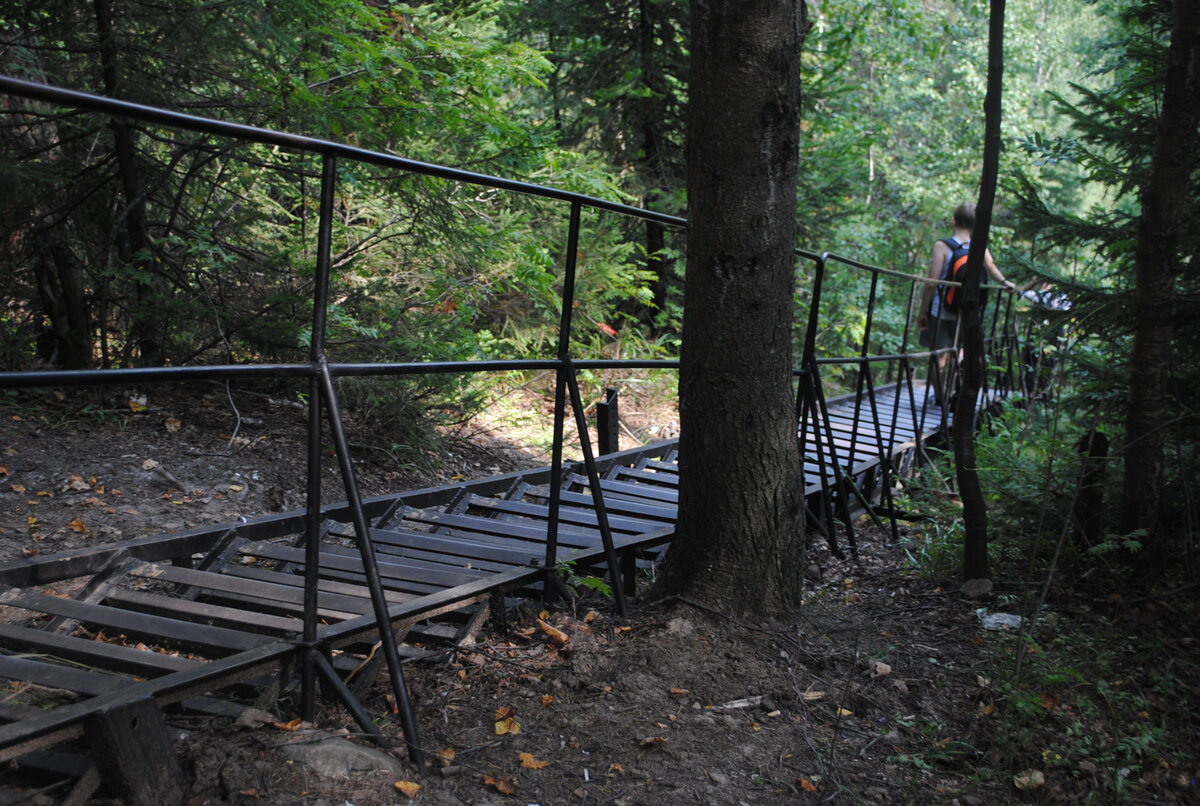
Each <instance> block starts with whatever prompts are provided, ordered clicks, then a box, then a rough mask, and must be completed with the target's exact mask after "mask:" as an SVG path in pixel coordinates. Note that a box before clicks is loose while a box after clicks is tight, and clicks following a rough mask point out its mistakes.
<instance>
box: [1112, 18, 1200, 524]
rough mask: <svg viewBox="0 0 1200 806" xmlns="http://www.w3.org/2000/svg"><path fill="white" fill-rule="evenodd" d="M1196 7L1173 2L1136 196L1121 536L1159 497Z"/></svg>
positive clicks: (1196, 102) (1198, 39)
mask: <svg viewBox="0 0 1200 806" xmlns="http://www.w3.org/2000/svg"><path fill="white" fill-rule="evenodd" d="M1198 127H1200V3H1197V2H1196V0H1175V4H1174V27H1173V31H1172V34H1171V47H1170V50H1169V51H1168V53H1167V74H1166V82H1165V84H1164V87H1163V101H1162V112H1161V113H1160V115H1159V118H1158V131H1157V137H1156V139H1155V144H1154V153H1153V155H1152V157H1151V160H1152V161H1151V165H1150V179H1149V181H1148V182H1147V184H1146V189H1145V191H1144V193H1143V195H1142V215H1141V220H1140V222H1139V224H1138V241H1137V250H1136V252H1135V255H1134V274H1135V278H1136V287H1135V290H1134V299H1133V309H1134V334H1133V354H1132V356H1131V366H1130V377H1129V408H1128V410H1127V412H1126V415H1125V479H1124V485H1123V500H1122V505H1121V523H1120V527H1121V531H1122V532H1123V533H1125V534H1128V533H1129V532H1132V531H1134V530H1136V529H1146V530H1149V531H1150V532H1153V531H1154V528H1155V525H1156V522H1157V516H1158V510H1159V505H1160V503H1161V496H1162V469H1163V430H1162V429H1163V428H1164V426H1165V424H1166V423H1167V421H1168V419H1170V418H1169V405H1168V402H1169V401H1168V395H1167V384H1168V381H1169V379H1170V375H1171V363H1172V362H1171V343H1172V339H1173V337H1174V321H1173V320H1174V314H1175V310H1174V309H1175V280H1176V278H1177V277H1178V276H1179V272H1180V271H1181V270H1182V259H1181V248H1180V246H1181V238H1182V236H1183V235H1184V232H1185V228H1186V227H1194V226H1196V222H1195V219H1194V218H1193V217H1192V216H1194V215H1195V210H1194V209H1193V208H1192V205H1191V201H1190V199H1189V194H1190V193H1192V192H1193V185H1192V183H1193V182H1194V181H1195V180H1194V175H1195V171H1196V160H1197V151H1198V150H1200V136H1198V135H1197V128H1198Z"/></svg>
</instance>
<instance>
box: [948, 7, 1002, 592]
mask: <svg viewBox="0 0 1200 806" xmlns="http://www.w3.org/2000/svg"><path fill="white" fill-rule="evenodd" d="M1003 85H1004V0H992V5H991V17H990V20H989V24H988V73H987V95H986V96H985V98H984V102H983V106H984V138H983V175H982V177H981V179H980V183H979V202H978V204H976V205H975V229H974V231H973V232H972V233H971V252H970V257H969V258H968V260H967V274H966V278H965V285H966V288H964V294H963V305H962V308H961V311H960V313H959V315H960V317H961V318H962V336H963V365H962V372H963V377H962V386H961V387H960V389H959V394H958V403H957V404H956V406H955V408H954V469H955V474H956V476H957V478H958V493H959V496H960V497H961V498H962V504H963V529H964V532H965V534H964V538H963V577H964V578H965V579H986V578H987V577H989V576H990V574H991V572H990V570H989V568H988V555H987V544H988V534H987V504H986V503H985V502H984V500H983V488H982V486H981V485H980V483H979V468H978V467H977V463H976V460H975V401H976V398H978V397H979V390H980V388H981V387H982V386H983V372H984V354H983V318H982V315H981V311H980V305H979V299H980V293H979V283H980V281H981V279H982V277H983V259H984V255H985V254H986V253H987V248H988V240H989V238H990V235H991V227H992V206H993V203H994V201H995V199H996V181H997V177H998V175H999V172H1000V94H1001V89H1002V88H1003Z"/></svg>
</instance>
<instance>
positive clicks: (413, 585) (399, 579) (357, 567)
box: [242, 543, 486, 591]
mask: <svg viewBox="0 0 1200 806" xmlns="http://www.w3.org/2000/svg"><path fill="white" fill-rule="evenodd" d="M242 550H243V551H245V552H246V553H247V554H248V555H251V556H254V557H263V558H266V559H272V560H284V561H286V562H293V563H297V564H300V563H303V562H304V551H303V549H293V548H289V547H287V546H280V545H276V544H274V543H254V544H251V545H248V546H245V547H243V549H242ZM320 563H321V573H322V574H323V575H324V574H328V575H329V576H331V577H334V578H339V579H347V578H350V579H357V578H360V577H362V573H363V571H362V560H361V559H360V558H359V556H358V552H357V551H353V552H351V553H349V554H345V555H343V554H333V553H329V552H322V553H321V557H320ZM379 575H380V576H381V577H384V578H385V579H387V580H390V581H391V582H392V584H394V585H396V586H398V587H400V588H401V589H407V590H412V591H421V590H422V589H426V590H429V591H432V590H439V589H441V588H448V587H453V586H454V585H461V584H464V583H466V582H470V581H472V580H475V579H478V578H480V576H486V575H484V574H472V573H471V572H469V571H463V572H459V573H450V572H446V571H441V572H434V571H426V570H424V569H419V568H416V569H415V568H413V567H412V566H411V565H409V564H405V563H400V562H392V561H387V562H385V561H383V560H380V561H379Z"/></svg>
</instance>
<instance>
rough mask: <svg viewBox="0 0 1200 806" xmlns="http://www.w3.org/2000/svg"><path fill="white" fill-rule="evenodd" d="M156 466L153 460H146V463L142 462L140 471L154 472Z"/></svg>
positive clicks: (156, 463)
mask: <svg viewBox="0 0 1200 806" xmlns="http://www.w3.org/2000/svg"><path fill="white" fill-rule="evenodd" d="M158 466H159V465H158V462H156V461H155V460H153V459H147V460H146V461H144V462H142V470H154V469H155V468H157V467H158Z"/></svg>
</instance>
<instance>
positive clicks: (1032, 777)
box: [1013, 770, 1046, 792]
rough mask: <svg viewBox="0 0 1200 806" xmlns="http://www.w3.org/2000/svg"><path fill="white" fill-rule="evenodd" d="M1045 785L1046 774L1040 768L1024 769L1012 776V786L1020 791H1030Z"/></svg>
mask: <svg viewBox="0 0 1200 806" xmlns="http://www.w3.org/2000/svg"><path fill="white" fill-rule="evenodd" d="M1045 785H1046V776H1045V775H1043V774H1042V771H1041V770H1025V771H1024V772H1019V773H1017V774H1016V775H1014V776H1013V786H1015V787H1016V788H1017V789H1020V790H1021V791H1022V792H1032V791H1033V790H1035V789H1040V788H1041V787H1043V786H1045Z"/></svg>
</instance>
